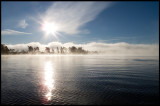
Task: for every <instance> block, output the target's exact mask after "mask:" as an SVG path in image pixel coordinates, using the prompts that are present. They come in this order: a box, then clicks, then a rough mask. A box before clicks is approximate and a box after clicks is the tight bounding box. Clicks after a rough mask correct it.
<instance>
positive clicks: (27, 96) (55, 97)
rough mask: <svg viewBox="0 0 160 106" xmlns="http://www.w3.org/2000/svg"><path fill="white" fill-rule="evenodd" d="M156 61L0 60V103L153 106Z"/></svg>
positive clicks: (20, 57)
mask: <svg viewBox="0 0 160 106" xmlns="http://www.w3.org/2000/svg"><path fill="white" fill-rule="evenodd" d="M158 58H159V57H128V56H127V57H123V56H115V57H109V56H88V55H86V56H47V55H45V56H35V55H33V56H25V55H12V56H11V55H10V56H5V55H3V56H1V104H59V105H64V104H78V105H92V104H94V105H103V104H105V105H107V104H159V60H158Z"/></svg>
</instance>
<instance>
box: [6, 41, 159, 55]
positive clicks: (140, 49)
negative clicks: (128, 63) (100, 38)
mask: <svg viewBox="0 0 160 106" xmlns="http://www.w3.org/2000/svg"><path fill="white" fill-rule="evenodd" d="M7 46H8V48H10V49H16V50H28V46H33V47H37V46H38V47H39V48H40V51H44V50H45V47H50V48H56V47H61V46H63V47H66V48H68V47H71V46H76V47H83V49H85V50H89V51H101V52H103V53H104V54H106V55H114V56H116V55H124V56H159V45H158V44H128V43H125V42H120V43H96V42H91V43H86V44H74V43H72V42H68V43H64V44H63V43H61V42H50V43H48V44H46V45H45V44H40V43H39V42H31V43H28V44H16V45H7Z"/></svg>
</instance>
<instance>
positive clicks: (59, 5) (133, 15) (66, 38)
mask: <svg viewBox="0 0 160 106" xmlns="http://www.w3.org/2000/svg"><path fill="white" fill-rule="evenodd" d="M1 21H2V22H1V42H2V43H3V44H6V45H8V46H9V47H10V48H13V45H14V47H16V48H21V47H23V49H25V48H26V47H27V45H28V44H30V45H35V44H36V45H41V46H44V45H45V46H51V45H52V46H55V45H80V46H83V47H84V48H87V49H91V48H92V49H93V48H96V49H97V48H100V47H103V48H104V50H105V49H106V48H108V47H109V48H112V49H114V50H113V51H115V50H123V48H125V50H130V51H132V50H134V51H136V50H138V48H140V49H142V51H143V53H145V52H146V50H148V51H151V52H149V54H153V53H154V52H155V51H156V54H157V53H158V50H159V1H153V2H152V1H141V2H139V1H131V2H125V1H119V2H118V1H116V2H111V1H110V2H107V1H104V2H53V1H52V2H34V1H32V2H27V1H25V2H22V1H21V2H11V1H3V2H1ZM24 45H25V47H24ZM117 47H118V49H117ZM151 47H152V49H150V48H151ZM153 48H154V49H153ZM101 49H102V48H101ZM131 49H132V50H131ZM149 49H150V50H149ZM157 49H158V50H157ZM94 50H95V49H94Z"/></svg>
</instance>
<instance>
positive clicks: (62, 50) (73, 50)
mask: <svg viewBox="0 0 160 106" xmlns="http://www.w3.org/2000/svg"><path fill="white" fill-rule="evenodd" d="M1 54H2V55H3V54H5V55H6V54H8V55H9V54H13V55H14V54H98V52H97V51H88V50H84V49H83V48H82V47H75V46H72V47H69V48H66V47H56V48H50V47H45V51H40V49H39V47H32V46H28V50H15V49H9V48H8V47H7V46H6V45H5V44H1Z"/></svg>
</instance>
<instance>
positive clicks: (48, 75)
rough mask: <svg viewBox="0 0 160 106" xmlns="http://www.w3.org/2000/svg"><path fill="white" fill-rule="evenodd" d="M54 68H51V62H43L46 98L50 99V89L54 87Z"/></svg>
mask: <svg viewBox="0 0 160 106" xmlns="http://www.w3.org/2000/svg"><path fill="white" fill-rule="evenodd" d="M53 75H54V69H53V68H52V64H51V62H47V63H46V64H45V83H44V85H45V86H46V87H47V89H48V90H47V91H48V92H47V93H46V95H45V96H46V98H47V99H48V100H51V97H52V90H53V89H55V86H54V76H53Z"/></svg>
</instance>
